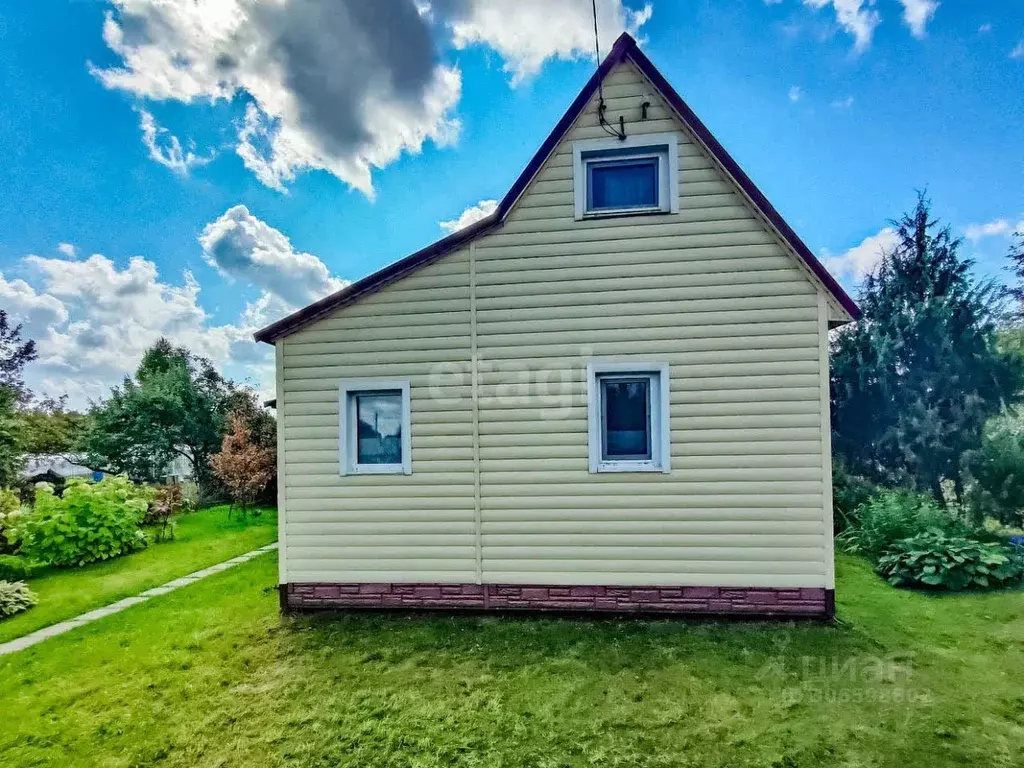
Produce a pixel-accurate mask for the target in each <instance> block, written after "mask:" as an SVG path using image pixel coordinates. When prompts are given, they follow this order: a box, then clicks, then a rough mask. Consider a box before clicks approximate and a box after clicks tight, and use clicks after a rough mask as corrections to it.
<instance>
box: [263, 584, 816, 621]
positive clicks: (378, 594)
mask: <svg viewBox="0 0 1024 768" xmlns="http://www.w3.org/2000/svg"><path fill="white" fill-rule="evenodd" d="M351 608H367V609H378V610H379V609H388V608H396V609H409V610H423V609H433V610H467V611H488V610H489V611H567V612H572V611H578V612H598V613H640V614H655V613H660V614H667V613H672V614H703V615H721V616H730V615H731V616H736V615H743V616H806V617H817V618H832V616H833V615H834V613H835V592H834V591H833V590H830V589H828V590H827V589H821V588H811V589H806V588H805V589H770V588H763V587H740V588H737V587H618V586H586V587H567V586H545V585H535V584H301V583H300V584H282V585H281V609H282V610H283V611H311V610H337V609H351Z"/></svg>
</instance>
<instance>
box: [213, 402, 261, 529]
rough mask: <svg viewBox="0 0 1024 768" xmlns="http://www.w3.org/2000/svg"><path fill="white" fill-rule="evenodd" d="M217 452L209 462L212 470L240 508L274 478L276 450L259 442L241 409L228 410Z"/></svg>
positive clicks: (252, 499)
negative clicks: (235, 410) (233, 411)
mask: <svg viewBox="0 0 1024 768" xmlns="http://www.w3.org/2000/svg"><path fill="white" fill-rule="evenodd" d="M228 424H229V428H228V433H227V434H226V435H225V436H224V443H223V446H222V448H221V451H220V453H218V454H216V455H215V456H213V458H212V459H211V460H210V463H211V464H212V466H213V471H214V474H216V476H217V479H219V480H220V481H221V482H222V483H223V484H224V485H225V486H226V487H227V489H228V492H229V493H230V494H231V500H232V502H234V503H235V504H237V505H239V506H240V507H241V508H242V509H243V510H244V509H246V508H247V507H248V506H249V505H251V504H253V503H254V502H255V501H256V500H257V499H259V497H260V495H261V494H262V493H263V491H264V490H265V489H266V488H267V486H268V485H269V483H270V482H271V481H272V480H273V479H274V476H275V474H276V464H277V458H276V454H275V451H274V450H273V449H272V448H271V447H270V446H268V445H266V444H260V442H258V441H257V440H256V439H254V436H253V430H252V429H251V428H250V426H249V424H248V423H247V419H246V415H245V414H244V413H242V412H237V413H233V414H231V417H230V418H229V421H228Z"/></svg>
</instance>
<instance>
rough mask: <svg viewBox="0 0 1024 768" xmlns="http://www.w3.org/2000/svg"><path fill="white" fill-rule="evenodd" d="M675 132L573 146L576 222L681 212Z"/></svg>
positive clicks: (576, 143)
mask: <svg viewBox="0 0 1024 768" xmlns="http://www.w3.org/2000/svg"><path fill="white" fill-rule="evenodd" d="M676 141H677V139H676V136H675V134H656V135H648V136H631V137H629V138H627V139H626V140H625V141H620V140H618V139H610V140H606V139H595V140H592V141H577V142H574V144H573V185H574V195H575V201H576V218H577V219H582V218H594V217H601V216H628V215H635V214H640V213H669V212H673V211H678V210H679V194H678V189H679V179H678V176H679V172H678V153H677V148H676Z"/></svg>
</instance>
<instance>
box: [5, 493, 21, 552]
mask: <svg viewBox="0 0 1024 768" xmlns="http://www.w3.org/2000/svg"><path fill="white" fill-rule="evenodd" d="M19 514H21V499H20V498H18V494H17V493H16V492H15V491H12V490H11V489H10V488H0V554H3V553H4V552H12V551H13V550H14V547H13V545H12V544H11V542H10V541H9V539H8V534H7V531H8V529H9V528H10V527H11V526H12V525H13V524H14V521H15V520H17V518H18V515H19Z"/></svg>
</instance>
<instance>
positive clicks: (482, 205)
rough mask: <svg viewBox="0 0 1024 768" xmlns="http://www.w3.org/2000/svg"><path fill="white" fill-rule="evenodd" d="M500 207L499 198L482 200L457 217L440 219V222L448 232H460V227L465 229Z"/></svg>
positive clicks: (442, 227)
mask: <svg viewBox="0 0 1024 768" xmlns="http://www.w3.org/2000/svg"><path fill="white" fill-rule="evenodd" d="M497 207H498V201H497V200H481V201H480V202H479V203H477V204H476V205H471V206H469V208H467V209H466V210H464V211H463V212H462V213H460V214H459V217H458V218H457V219H452V220H451V221H439V222H438V224H439V225H440V226H441V229H443V230H444V231H445V232H447V233H448V234H452V233H453V232H458V231H459V230H460V229H465V228H466V227H468V226H469V225H470V224H474V223H476V222H478V221H480V219H483V218H486V217H487V216H490V215H491V214H492V213H494V211H495V210H496V209H497Z"/></svg>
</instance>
